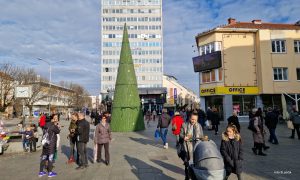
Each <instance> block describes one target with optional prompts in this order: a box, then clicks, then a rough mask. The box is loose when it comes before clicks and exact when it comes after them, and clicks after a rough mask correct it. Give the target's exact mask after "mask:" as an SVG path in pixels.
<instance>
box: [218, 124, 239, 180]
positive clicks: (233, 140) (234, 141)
mask: <svg viewBox="0 0 300 180" xmlns="http://www.w3.org/2000/svg"><path fill="white" fill-rule="evenodd" d="M220 152H221V154H222V156H223V159H224V165H225V171H226V178H225V179H226V180H227V179H228V177H229V176H230V174H231V173H234V174H236V175H237V178H238V180H241V179H242V177H241V173H242V161H243V151H242V141H241V136H240V134H239V132H238V130H237V127H236V126H235V125H233V124H229V125H228V126H227V128H226V131H225V132H224V133H223V134H222V141H221V147H220Z"/></svg>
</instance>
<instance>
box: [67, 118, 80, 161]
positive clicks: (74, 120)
mask: <svg viewBox="0 0 300 180" xmlns="http://www.w3.org/2000/svg"><path fill="white" fill-rule="evenodd" d="M70 119H71V122H70V125H69V135H68V139H69V142H70V156H69V160H68V164H70V163H73V162H75V158H74V152H75V146H77V161H78V159H79V155H78V142H77V136H76V129H77V124H76V123H77V121H78V119H79V118H78V113H76V112H75V113H73V114H72V115H71V118H70Z"/></svg>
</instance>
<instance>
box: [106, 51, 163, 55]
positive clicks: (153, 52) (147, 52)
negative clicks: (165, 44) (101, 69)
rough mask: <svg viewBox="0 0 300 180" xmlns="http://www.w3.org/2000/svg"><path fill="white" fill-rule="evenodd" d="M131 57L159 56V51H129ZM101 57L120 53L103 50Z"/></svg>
mask: <svg viewBox="0 0 300 180" xmlns="http://www.w3.org/2000/svg"><path fill="white" fill-rule="evenodd" d="M131 53H132V55H161V50H149V51H145V50H139V49H137V50H132V51H131ZM103 55H116V56H118V55H120V51H117V50H104V51H103Z"/></svg>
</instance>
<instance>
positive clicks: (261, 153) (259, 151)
mask: <svg viewBox="0 0 300 180" xmlns="http://www.w3.org/2000/svg"><path fill="white" fill-rule="evenodd" d="M263 146H264V144H263V143H259V144H258V154H257V155H260V156H266V155H267V154H265V153H263V152H262V149H263Z"/></svg>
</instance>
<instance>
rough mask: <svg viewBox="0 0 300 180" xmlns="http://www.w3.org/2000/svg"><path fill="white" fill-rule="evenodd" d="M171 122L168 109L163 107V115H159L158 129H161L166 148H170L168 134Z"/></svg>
mask: <svg viewBox="0 0 300 180" xmlns="http://www.w3.org/2000/svg"><path fill="white" fill-rule="evenodd" d="M170 123H171V117H170V116H169V115H168V114H167V109H163V113H162V115H160V116H159V119H158V124H157V129H158V128H159V130H160V137H161V139H162V141H163V144H164V148H165V149H168V143H167V135H168V127H169V125H170Z"/></svg>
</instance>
